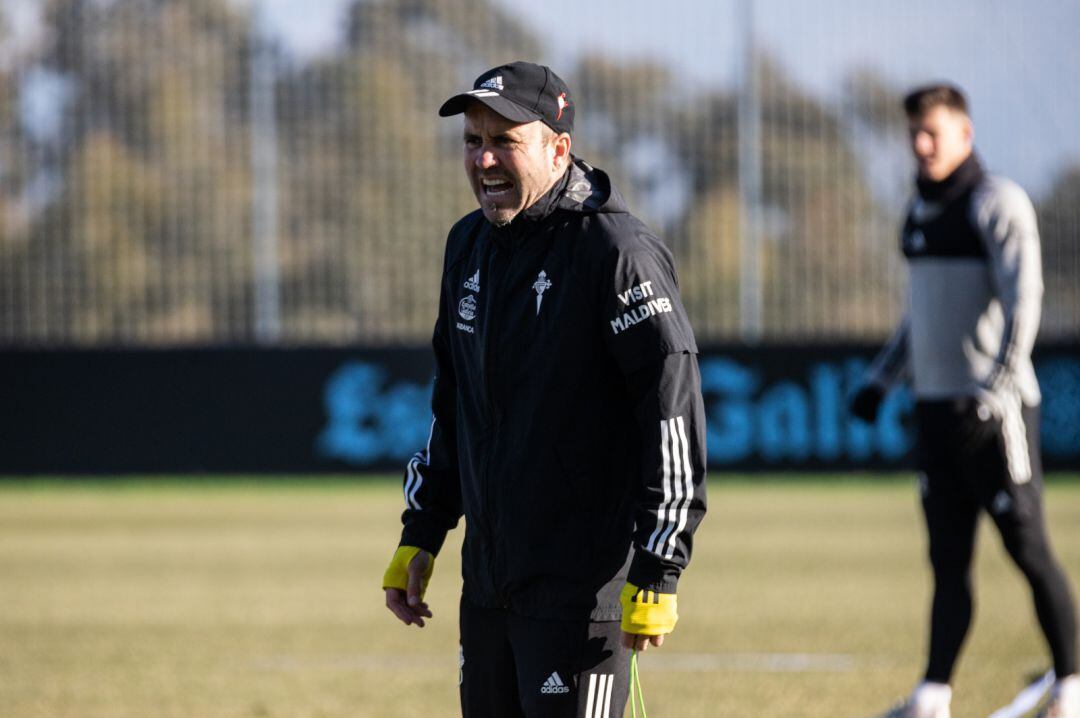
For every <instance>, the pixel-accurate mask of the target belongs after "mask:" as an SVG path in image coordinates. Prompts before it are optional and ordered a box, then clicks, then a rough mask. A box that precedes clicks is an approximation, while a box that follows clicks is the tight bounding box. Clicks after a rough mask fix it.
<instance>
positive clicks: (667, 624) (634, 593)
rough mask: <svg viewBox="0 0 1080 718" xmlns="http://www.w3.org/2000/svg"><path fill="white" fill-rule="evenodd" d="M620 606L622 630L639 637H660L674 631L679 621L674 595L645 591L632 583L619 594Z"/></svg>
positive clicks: (676, 601)
mask: <svg viewBox="0 0 1080 718" xmlns="http://www.w3.org/2000/svg"><path fill="white" fill-rule="evenodd" d="M619 602H620V603H621V604H622V630H623V631H625V632H626V633H636V634H638V635H640V636H661V635H663V634H665V633H671V632H672V631H673V630H675V622H676V621H678V620H679V606H678V600H677V599H676V597H675V594H674V593H657V592H656V591H645V590H643V589H640V588H638V587H637V586H635V585H634V584H632V583H628V584H626V585H625V586H623V590H622V593H621V594H619Z"/></svg>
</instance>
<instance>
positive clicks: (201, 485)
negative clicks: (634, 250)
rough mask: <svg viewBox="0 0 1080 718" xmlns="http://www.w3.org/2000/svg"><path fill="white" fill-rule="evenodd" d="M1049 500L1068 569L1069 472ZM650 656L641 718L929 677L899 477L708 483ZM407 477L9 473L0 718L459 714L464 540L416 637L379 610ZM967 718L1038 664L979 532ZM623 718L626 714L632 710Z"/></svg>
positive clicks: (861, 693) (828, 709)
mask: <svg viewBox="0 0 1080 718" xmlns="http://www.w3.org/2000/svg"><path fill="white" fill-rule="evenodd" d="M1077 478H1078V477H1055V480H1052V481H1051V484H1050V486H1049V488H1048V490H1047V501H1048V506H1049V514H1050V524H1051V531H1052V534H1053V538H1054V541H1055V545H1056V548H1057V551H1058V554H1059V557H1060V558H1061V559H1062V562H1063V563H1064V564H1065V566H1066V569H1067V570H1068V572H1069V573H1070V575H1071V576H1072V577H1073V578H1074V579H1075V578H1076V577H1078V576H1080V531H1078V530H1077V527H1080V481H1077V480H1076V479H1077ZM710 502H711V511H710V514H709V516H708V518H707V520H706V522H705V524H704V525H703V526H702V528H701V530H700V531H699V533H698V539H697V548H696V553H695V558H694V562H693V564H692V565H691V567H690V570H689V571H688V572H687V574H686V576H685V577H684V579H683V582H682V584H681V589H680V609H681V620H680V623H679V627H678V628H677V629H676V632H675V634H674V635H673V636H672V637H671V638H670V640H669V641H668V642H667V643H666V644H665V645H664V647H663V648H662V649H660V650H658V651H655V650H654V651H650V652H649V653H648V654H647V655H645V656H644V657H643V659H642V679H643V682H644V689H645V697H646V702H647V705H648V709H649V716H650V718H665V716H666V717H672V716H680V717H687V716H710V717H711V716H731V717H732V718H751V717H752V718H760V717H764V716H784V717H806V718H826V717H827V718H860V717H861V716H866V715H869V714H873V713H875V712H877V711H879V710H881V709H883V708H884V707H885V704H886V703H888V702H890V701H891V700H892V699H894V698H895V697H897V696H899V695H900V694H901V693H903V692H905V691H906V690H907V689H909V688H910V686H911V685H912V682H913V681H914V680H915V679H916V678H917V676H918V673H919V671H920V668H921V665H922V652H923V647H924V644H925V638H924V624H925V615H926V605H927V597H928V590H929V574H928V570H927V567H926V565H925V562H924V560H923V552H924V539H923V534H922V526H921V516H920V514H919V512H918V507H917V501H916V495H915V489H914V487H913V485H912V482H911V481H909V480H906V479H903V478H901V479H897V478H888V479H874V478H873V477H861V478H855V479H852V478H850V477H848V478H847V479H846V480H843V481H834V482H823V481H821V480H816V479H811V480H803V481H793V480H783V479H767V480H762V479H749V478H748V479H742V480H733V479H721V480H718V481H714V482H713V483H712V484H711V486H710ZM401 507H402V502H401V499H400V495H399V492H398V488H397V482H396V480H394V481H390V480H385V481H369V482H364V483H348V482H343V481H326V480H322V479H311V480H306V479H303V478H297V479H295V480H289V481H282V480H280V479H275V480H269V481H261V482H255V481H248V482H245V481H243V480H235V479H227V480H221V481H197V482H183V481H182V480H168V481H158V482H133V481H131V480H123V481H120V482H93V483H85V482H80V483H72V484H62V483H57V482H49V483H41V482H29V483H20V482H0V716H4V717H5V718H28V717H30V716H42V717H48V718H61V717H67V716H80V717H97V716H100V717H103V718H104V717H108V718H125V717H132V718H135V717H138V718H146V717H148V716H153V717H167V716H197V717H203V716H206V717H210V716H237V717H239V716H248V717H265V716H288V717H308V716H310V717H315V716H321V717H327V718H329V717H331V716H372V717H378V718H390V717H393V716H402V717H404V716H409V717H416V716H454V715H457V628H456V613H457V611H456V601H457V596H458V594H459V589H460V573H459V570H458V560H457V548H458V545H459V543H460V540H461V530H460V529H459V530H458V531H456V532H455V533H454V534H453V535H452V538H451V540H450V541H448V543H447V547H446V549H445V550H444V552H443V554H442V556H441V557H440V559H439V560H438V562H437V563H436V568H435V577H434V579H433V585H432V588H431V590H430V593H429V600H430V602H431V604H432V607H433V610H434V612H435V618H434V620H432V621H431V622H430V624H429V625H428V627H427V628H425V629H423V630H419V629H416V628H408V629H407V628H405V627H403V626H401V625H400V624H397V623H395V621H394V619H393V618H392V616H391V615H390V614H389V612H387V611H386V609H385V608H384V607H383V600H382V592H381V590H380V589H379V581H380V578H381V575H382V571H383V568H384V567H385V566H384V564H385V562H386V561H387V559H388V558H389V557H390V554H391V553H392V550H393V547H394V545H395V543H396V540H397V532H398V515H399V513H400V511H401ZM977 581H978V586H979V605H978V607H977V616H976V622H975V625H974V632H973V634H972V636H971V638H970V639H969V642H968V645H967V648H966V652H965V654H964V657H963V659H962V663H961V666H960V670H959V673H958V675H957V677H956V697H955V699H954V712H953V715H954V716H955V717H956V718H985V717H986V716H987V715H988V714H989V713H990V712H992V711H993V710H994V709H995V708H997V707H999V706H1001V705H1003V704H1004V703H1007V702H1008V701H1009V700H1010V699H1011V698H1012V696H1013V695H1014V694H1015V693H1016V691H1017V690H1018V689H1019V688H1020V687H1021V685H1022V681H1023V679H1024V677H1025V676H1026V675H1028V674H1029V673H1032V672H1035V671H1040V670H1043V669H1044V668H1045V667H1046V665H1047V659H1046V657H1045V655H1044V649H1043V645H1042V641H1041V639H1040V638H1039V636H1038V633H1037V630H1036V624H1035V620H1034V617H1033V614H1032V611H1031V608H1030V602H1029V599H1028V595H1027V590H1026V588H1025V587H1024V585H1023V583H1022V581H1021V580H1020V578H1019V576H1018V574H1017V573H1016V571H1015V570H1014V569H1013V567H1012V566H1011V565H1010V564H1008V563H1007V560H1006V559H1005V558H1004V554H1003V551H1002V549H1001V547H1000V543H999V541H998V539H997V536H996V534H995V532H994V531H993V530H992V527H991V526H989V524H986V523H984V525H983V526H982V539H981V543H980V552H979V563H978V577H977ZM627 715H629V711H628V712H627Z"/></svg>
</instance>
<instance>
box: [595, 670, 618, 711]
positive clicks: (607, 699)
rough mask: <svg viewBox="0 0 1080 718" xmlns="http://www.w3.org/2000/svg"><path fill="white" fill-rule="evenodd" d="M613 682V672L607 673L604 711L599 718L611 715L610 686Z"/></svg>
mask: <svg viewBox="0 0 1080 718" xmlns="http://www.w3.org/2000/svg"><path fill="white" fill-rule="evenodd" d="M614 683H615V674H614V673H609V674H607V690H606V691H604V712H603V714H602V715H601V716H599V718H608V716H610V715H611V686H612V685H613V684H614Z"/></svg>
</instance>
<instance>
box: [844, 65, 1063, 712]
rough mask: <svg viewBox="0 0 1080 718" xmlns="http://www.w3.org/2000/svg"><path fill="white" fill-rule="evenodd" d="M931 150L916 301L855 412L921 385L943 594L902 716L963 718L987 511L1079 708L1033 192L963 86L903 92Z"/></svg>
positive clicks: (923, 182)
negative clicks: (994, 169)
mask: <svg viewBox="0 0 1080 718" xmlns="http://www.w3.org/2000/svg"><path fill="white" fill-rule="evenodd" d="M904 110H905V112H906V113H907V117H908V122H909V127H910V134H911V148H912V151H913V152H914V155H915V159H916V161H917V163H918V177H917V179H916V182H915V184H916V192H915V197H914V200H913V202H912V204H911V206H910V209H909V211H908V215H907V219H906V221H905V223H904V226H903V230H902V234H901V236H902V249H903V252H904V255H905V257H907V260H908V266H909V271H910V282H909V289H908V306H907V312H906V314H905V316H904V318H903V320H902V322H901V323H900V326H899V328H898V329H897V330H896V332H895V333H894V334H893V336H892V338H891V339H890V341H889V342H888V344H887V345H886V346H885V347H884V349H882V351H881V353H880V354H879V355H878V357H877V358H876V359H875V361H874V363H873V364H872V365H871V367H870V370H869V374H868V377H867V380H866V383H865V385H864V386H863V388H862V389H861V390H860V391H859V392H858V393H857V394H856V395H855V397H854V399H853V401H852V411H853V413H854V414H855V415H856V416H859V417H861V418H863V419H865V420H866V421H873V420H874V418H875V417H876V414H877V409H878V406H879V404H880V403H881V400H882V398H883V396H884V394H885V392H886V391H887V390H888V388H889V387H890V385H892V384H893V383H895V382H897V381H898V380H901V379H909V380H910V381H911V383H912V385H913V389H914V393H915V396H916V401H917V403H916V407H915V416H916V423H917V435H918V441H917V449H916V451H917V460H918V468H919V472H920V473H919V481H920V489H921V492H922V505H923V511H924V514H925V517H926V527H927V532H928V534H929V545H930V563H931V565H932V567H933V572H934V598H933V605H932V609H931V617H930V647H929V661H928V663H927V668H926V674H925V676H924V680H923V681H922V682H921V683H919V684H918V685H917V686H916V688H915V690H914V691H913V692H912V694H911V695H910V696H909V698H908V699H907V700H905V701H904V702H903V703H902V704H900V705H898V706H897V707H895V708H894V709H892V710H890V711H889V712H887V713H886V714H885V716H887V717H888V718H949V715H950V709H949V704H950V699H951V695H952V689H951V687H950V679H951V677H952V672H953V666H954V665H955V663H956V659H957V656H958V655H959V653H960V649H961V646H962V644H963V642H964V637H965V636H966V634H967V631H968V627H969V624H970V622H971V613H972V585H971V561H972V554H973V551H974V547H975V534H976V523H977V519H978V517H979V514H980V512H981V511H983V510H985V511H986V512H987V513H988V514H989V515H990V517H991V518H992V519H993V521H994V523H995V524H996V525H997V528H998V531H999V532H1000V533H1001V537H1002V539H1003V542H1004V544H1005V548H1006V549H1007V550H1008V552H1009V555H1010V556H1011V557H1012V559H1013V560H1014V561H1015V562H1016V565H1017V566H1018V567H1019V568H1020V570H1021V571H1022V572H1023V574H1024V576H1025V577H1026V578H1027V580H1028V583H1029V584H1030V586H1031V592H1032V596H1033V598H1034V604H1035V612H1036V614H1037V615H1038V619H1039V624H1040V626H1041V627H1042V630H1043V633H1044V634H1045V636H1046V640H1047V642H1048V643H1049V646H1050V652H1051V653H1052V655H1053V661H1054V670H1055V673H1056V676H1057V681H1056V683H1055V684H1054V688H1053V690H1052V693H1051V696H1050V699H1049V700H1048V702H1047V704H1046V705H1045V706H1044V707H1043V709H1042V711H1041V712H1040V714H1039V715H1040V716H1045V717H1047V718H1080V679H1078V678H1077V676H1076V654H1077V647H1076V618H1075V609H1074V605H1073V599H1072V596H1071V594H1070V590H1069V586H1068V582H1067V579H1066V577H1065V575H1064V573H1063V572H1062V569H1061V567H1060V566H1059V565H1058V562H1057V561H1056V559H1055V558H1054V555H1053V552H1052V551H1051V548H1050V544H1049V542H1048V539H1047V533H1046V527H1045V523H1044V518H1043V507H1042V467H1041V459H1040V456H1039V443H1038V442H1039V403H1040V394H1039V385H1038V383H1037V382H1036V379H1035V371H1034V369H1033V367H1032V362H1031V350H1032V346H1033V345H1034V343H1035V335H1036V333H1037V331H1038V325H1039V315H1040V311H1041V302H1042V293H1043V285H1042V264H1041V258H1040V253H1039V234H1038V229H1037V226H1036V221H1035V212H1034V209H1033V208H1032V205H1031V201H1030V200H1029V199H1028V197H1027V195H1026V194H1025V193H1024V191H1023V190H1022V189H1021V188H1020V187H1019V186H1017V185H1016V184H1015V183H1013V182H1011V181H1009V180H1007V179H1004V178H1001V177H994V176H991V175H988V174H986V173H985V172H984V170H983V168H982V165H981V164H980V162H979V159H978V156H977V155H976V154H975V152H974V150H973V145H972V141H973V130H972V123H971V119H970V116H969V114H968V107H967V101H966V99H965V98H964V95H963V94H962V93H961V92H960V91H959V90H958V89H957V88H955V87H952V86H950V85H935V86H931V87H925V88H922V89H919V90H916V91H914V92H912V93H911V94H910V95H908V96H907V97H906V98H905V100H904Z"/></svg>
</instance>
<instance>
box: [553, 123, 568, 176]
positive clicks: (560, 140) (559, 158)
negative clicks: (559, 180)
mask: <svg viewBox="0 0 1080 718" xmlns="http://www.w3.org/2000/svg"><path fill="white" fill-rule="evenodd" d="M571 144H572V141H571V139H570V135H569V134H567V133H566V132H561V133H559V134H558V135H557V136H556V137H555V139H554V141H553V146H554V148H555V154H554V156H553V157H552V162H554V165H555V169H561V168H562V167H565V166H566V164H567V163H568V162H570V145H571Z"/></svg>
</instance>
